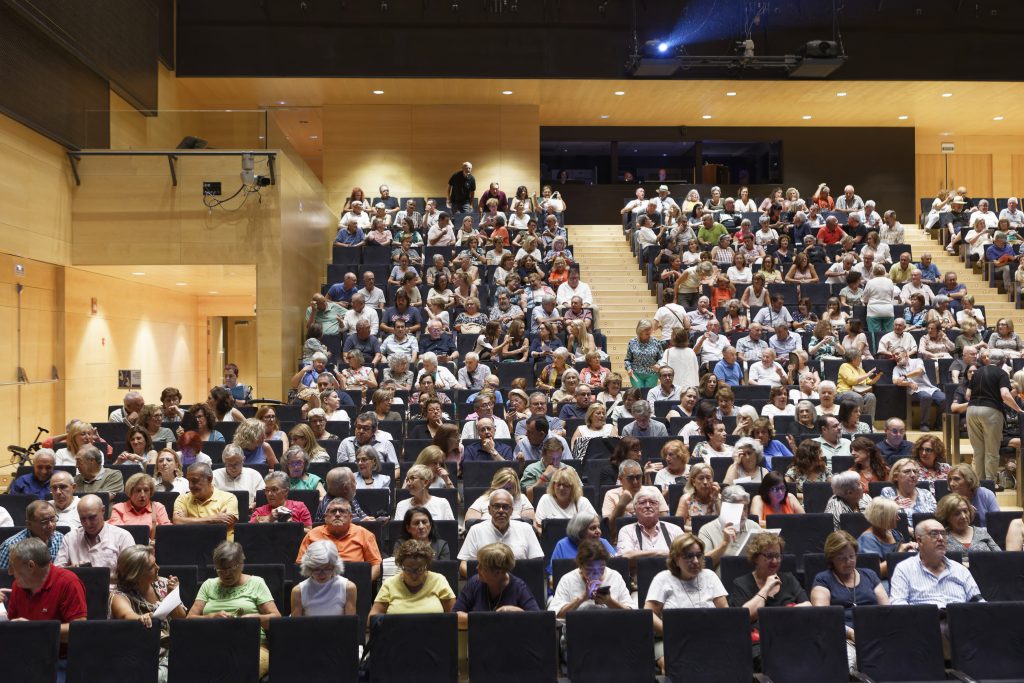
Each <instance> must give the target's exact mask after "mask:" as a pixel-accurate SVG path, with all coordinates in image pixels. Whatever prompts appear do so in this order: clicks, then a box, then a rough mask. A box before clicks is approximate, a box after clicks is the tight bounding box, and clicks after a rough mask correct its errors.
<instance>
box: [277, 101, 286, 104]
mask: <svg viewBox="0 0 1024 683" xmlns="http://www.w3.org/2000/svg"><path fill="white" fill-rule="evenodd" d="M278 104H288V103H287V102H285V101H284V100H280V101H279V102H278Z"/></svg>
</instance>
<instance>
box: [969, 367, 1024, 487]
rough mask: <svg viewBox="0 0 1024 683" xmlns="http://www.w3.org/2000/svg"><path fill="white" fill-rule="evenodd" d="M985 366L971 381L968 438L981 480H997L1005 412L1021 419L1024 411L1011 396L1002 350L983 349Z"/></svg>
mask: <svg viewBox="0 0 1024 683" xmlns="http://www.w3.org/2000/svg"><path fill="white" fill-rule="evenodd" d="M978 360H979V361H981V365H979V366H978V370H977V371H976V372H975V373H974V377H973V378H971V383H970V384H969V385H968V388H969V389H970V392H971V393H970V405H969V406H968V408H967V436H968V437H969V438H970V440H971V448H972V449H973V450H974V471H975V472H977V473H978V478H979V479H995V478H996V474H998V472H999V446H1000V440H1001V439H1002V436H1003V419H1004V416H1003V409H1004V407H1005V408H1007V409H1009V410H1012V411H1014V412H1015V413H1017V414H1018V415H1019V414H1020V413H1022V412H1024V410H1021V408H1020V406H1018V405H1017V402H1016V401H1015V400H1014V398H1013V394H1012V393H1010V378H1009V377H1007V376H1006V372H1004V371H1003V361H1004V360H1005V356H1004V354H1003V352H1002V350H1000V349H993V350H992V351H989V350H988V349H983V350H982V351H981V352H980V353H979V354H978Z"/></svg>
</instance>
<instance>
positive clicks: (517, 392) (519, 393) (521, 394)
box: [508, 389, 530, 403]
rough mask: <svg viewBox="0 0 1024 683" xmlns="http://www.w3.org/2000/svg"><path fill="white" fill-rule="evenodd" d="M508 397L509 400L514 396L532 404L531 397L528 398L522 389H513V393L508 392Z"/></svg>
mask: <svg viewBox="0 0 1024 683" xmlns="http://www.w3.org/2000/svg"><path fill="white" fill-rule="evenodd" d="M508 396H509V398H512V397H513V396H518V397H519V398H521V399H523V400H524V401H526V402H527V403H529V402H530V397H529V396H527V395H526V392H525V391H523V390H522V389H513V390H512V391H510V392H508Z"/></svg>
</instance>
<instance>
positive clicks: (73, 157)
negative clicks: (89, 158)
mask: <svg viewBox="0 0 1024 683" xmlns="http://www.w3.org/2000/svg"><path fill="white" fill-rule="evenodd" d="M80 159H81V157H80V156H78V155H77V154H75V153H74V152H68V161H70V162H71V175H73V176H74V177H75V185H76V186H80V185H81V184H82V178H81V177H80V176H79V175H78V162H79V160H80Z"/></svg>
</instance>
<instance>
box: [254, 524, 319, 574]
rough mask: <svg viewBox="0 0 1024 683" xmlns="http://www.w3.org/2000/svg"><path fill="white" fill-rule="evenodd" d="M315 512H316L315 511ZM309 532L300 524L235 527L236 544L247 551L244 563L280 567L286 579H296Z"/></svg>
mask: <svg viewBox="0 0 1024 683" xmlns="http://www.w3.org/2000/svg"><path fill="white" fill-rule="evenodd" d="M314 512H315V510H314ZM305 534H306V530H305V529H303V528H302V525H301V524H298V523H296V522H287V523H284V524H236V525H235V542H236V543H240V544H241V546H242V548H244V549H245V562H246V565H248V564H249V563H250V562H251V563H253V564H280V565H283V566H284V568H285V576H287V577H289V578H292V579H296V578H298V577H297V575H296V574H295V573H294V566H295V558H296V557H297V556H298V554H299V546H300V545H302V539H303V538H304V537H305Z"/></svg>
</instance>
